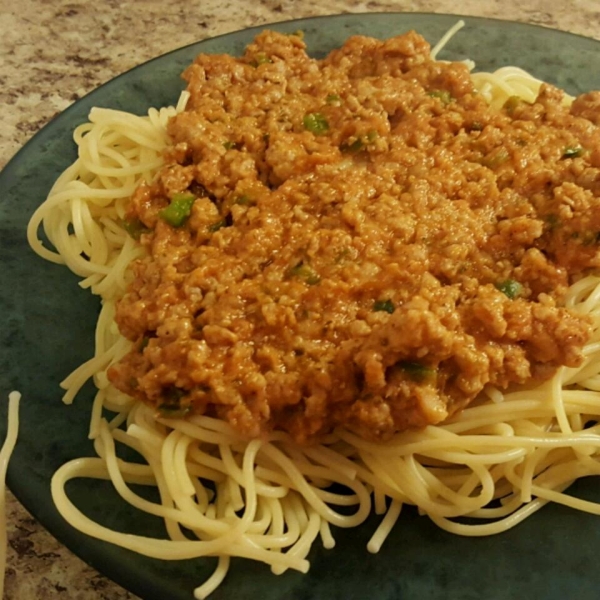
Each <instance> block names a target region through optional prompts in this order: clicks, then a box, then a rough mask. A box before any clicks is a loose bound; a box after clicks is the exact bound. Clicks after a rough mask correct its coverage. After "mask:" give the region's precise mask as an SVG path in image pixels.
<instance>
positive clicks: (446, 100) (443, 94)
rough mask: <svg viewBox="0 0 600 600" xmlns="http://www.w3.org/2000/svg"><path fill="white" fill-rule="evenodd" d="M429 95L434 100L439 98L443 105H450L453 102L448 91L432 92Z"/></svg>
mask: <svg viewBox="0 0 600 600" xmlns="http://www.w3.org/2000/svg"><path fill="white" fill-rule="evenodd" d="M427 95H428V96H431V97H432V98H439V99H440V100H441V101H442V104H450V102H452V100H453V98H452V94H450V92H449V91H448V90H433V91H432V92H428V94H427Z"/></svg>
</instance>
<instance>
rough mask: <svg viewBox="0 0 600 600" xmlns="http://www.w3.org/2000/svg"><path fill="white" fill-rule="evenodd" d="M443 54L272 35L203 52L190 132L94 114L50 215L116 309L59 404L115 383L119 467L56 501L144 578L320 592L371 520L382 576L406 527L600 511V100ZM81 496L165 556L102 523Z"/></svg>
mask: <svg viewBox="0 0 600 600" xmlns="http://www.w3.org/2000/svg"><path fill="white" fill-rule="evenodd" d="M437 51H438V49H437V48H436V50H435V52H434V54H435V53H436V52H437ZM431 54H432V53H431V49H430V47H429V45H428V43H427V42H426V41H425V40H424V39H423V38H422V37H421V36H419V35H418V34H417V33H415V32H409V33H406V34H403V35H400V36H397V37H394V38H391V39H390V40H386V41H380V40H375V39H373V38H368V37H363V36H355V37H351V38H350V39H349V40H348V41H347V42H346V43H345V44H344V45H343V46H342V47H341V48H339V49H336V50H333V51H332V52H331V53H330V54H329V55H328V56H327V57H326V58H324V59H322V60H315V59H312V58H310V57H309V56H308V55H307V53H306V46H305V44H304V41H303V40H302V37H301V36H299V35H284V34H281V33H277V32H272V31H266V32H263V33H261V34H260V35H258V36H257V37H256V39H255V40H254V41H253V42H252V43H251V44H250V45H249V46H248V47H247V48H246V51H245V53H244V55H243V56H241V57H239V58H236V57H232V56H227V55H216V56H215V55H200V56H199V57H198V58H197V59H196V60H195V62H194V64H193V65H191V66H190V67H189V68H188V69H187V70H186V71H185V73H184V77H185V79H186V80H187V82H188V86H187V91H186V92H185V93H184V94H183V95H182V98H181V100H180V103H179V104H178V106H177V107H176V108H174V109H173V108H171V109H161V110H160V111H157V110H154V109H153V110H151V111H150V112H149V115H148V117H146V118H142V117H136V116H134V115H129V114H126V113H122V112H118V111H111V110H106V109H94V110H93V111H92V113H91V114H90V123H88V124H85V125H82V126H80V127H79V128H78V129H77V130H76V132H75V140H76V142H77V144H78V146H79V159H78V161H77V162H76V163H75V164H74V165H72V166H71V167H70V168H69V169H68V170H67V171H66V172H65V174H64V175H63V176H62V177H61V178H60V179H59V180H58V182H57V184H56V185H55V187H54V189H53V190H52V192H51V194H50V196H49V198H48V200H47V201H46V203H45V204H43V205H42V206H41V207H40V208H39V209H38V211H36V213H35V215H34V216H33V217H32V220H31V222H30V226H29V240H30V242H31V244H32V246H33V247H34V249H36V251H38V252H39V253H40V254H41V255H42V256H44V257H45V258H48V259H50V260H54V261H57V262H61V261H62V262H65V263H66V264H67V266H68V267H69V268H71V269H72V270H73V271H74V272H75V273H77V274H78V275H80V276H81V277H83V281H82V285H83V286H84V287H89V288H91V291H92V292H93V293H95V294H98V295H99V296H100V297H101V298H102V311H101V314H100V317H99V320H98V326H97V333H96V355H95V357H94V358H92V359H91V360H90V361H88V362H87V363H85V364H84V365H82V366H81V367H80V368H79V369H78V370H76V371H75V372H74V373H73V374H71V375H70V376H69V377H68V378H67V379H66V380H65V382H64V387H65V389H66V390H67V391H66V395H65V400H66V401H67V402H71V401H72V400H73V398H74V396H75V395H76V393H77V391H78V390H79V388H80V387H81V386H82V385H83V383H84V382H85V381H86V380H87V379H88V378H90V377H93V378H94V381H95V383H96V385H97V387H98V393H97V395H96V399H95V402H94V408H93V410H92V420H91V426H90V435H91V437H92V438H93V439H94V443H95V449H96V452H97V454H98V456H97V457H96V458H87V459H80V460H77V461H72V462H70V463H68V464H66V465H64V466H63V467H62V468H61V469H59V471H58V472H57V474H56V475H55V477H54V479H53V482H52V493H53V497H54V500H55V502H56V504H57V507H58V509H59V511H60V512H61V514H62V515H63V516H64V517H65V518H66V519H67V520H68V521H69V522H70V523H71V524H73V525H74V526H76V527H78V528H80V529H81V530H82V531H85V532H86V533H88V534H90V535H93V536H95V537H98V538H100V539H105V540H108V541H111V542H114V543H118V544H120V545H122V546H124V547H127V548H130V549H133V550H136V551H138V552H141V553H143V554H147V555H149V556H155V557H160V558H165V559H175V558H189V557H193V556H219V565H218V567H217V570H216V571H215V573H214V574H213V575H212V576H211V577H210V578H209V579H208V581H207V582H206V583H205V584H203V585H202V586H201V587H200V588H198V589H197V590H196V592H195V594H196V597H197V598H204V597H206V596H207V595H208V594H209V593H210V592H211V591H212V590H214V589H215V587H216V586H218V585H219V584H220V582H221V581H222V580H223V578H224V576H225V574H226V572H227V569H228V566H229V557H231V556H244V557H248V558H253V559H255V560H260V561H263V562H266V563H268V564H270V565H271V567H272V569H273V571H274V572H275V573H281V572H283V571H285V570H286V569H288V568H294V569H297V570H301V571H306V570H307V569H308V561H307V560H306V556H307V554H308V552H309V550H310V547H311V544H312V543H313V541H314V540H315V539H316V537H317V536H320V537H321V539H322V541H323V544H324V545H325V546H326V547H332V546H333V545H334V540H333V537H332V534H331V531H330V525H331V524H333V525H336V526H339V527H353V526H356V525H358V524H360V523H362V522H363V521H364V520H365V518H366V517H367V516H368V515H369V514H370V512H371V511H375V512H376V513H377V514H384V513H385V517H384V518H383V520H382V523H381V525H380V527H379V528H378V529H377V531H376V532H375V534H374V535H373V538H372V539H371V541H370V542H369V546H368V548H369V550H370V551H372V552H377V551H378V550H379V548H380V547H381V545H382V543H383V541H384V540H385V538H386V536H387V535H388V533H389V531H390V529H391V528H392V527H393V525H394V524H395V522H396V520H397V519H398V516H399V513H400V510H401V507H402V506H403V505H404V504H412V505H416V506H417V507H419V510H420V511H421V512H422V513H423V514H426V515H428V516H429V517H430V518H431V519H432V520H433V521H434V522H436V523H437V524H438V525H439V526H440V527H442V528H444V529H446V530H448V531H452V532H455V533H459V534H463V535H487V534H493V533H498V532H500V531H504V530H506V529H508V528H510V527H512V526H514V525H515V524H517V523H518V522H520V521H521V520H522V519H523V518H525V517H527V516H528V515H530V514H532V513H533V512H535V510H537V509H538V508H540V507H541V506H543V505H544V504H545V503H547V502H548V501H556V502H562V503H565V504H569V505H571V506H575V507H577V508H579V509H582V510H588V511H596V512H597V511H598V509H597V507H596V506H595V505H592V504H591V503H586V502H584V501H580V500H577V499H573V498H571V497H569V496H568V495H566V494H564V493H563V491H564V490H565V488H566V487H567V486H568V485H569V484H570V483H571V482H572V481H574V480H575V479H577V478H579V477H583V476H585V475H589V474H595V473H597V462H596V459H595V456H596V454H597V452H598V446H599V445H600V437H598V433H597V426H596V425H595V424H594V423H595V421H596V420H597V415H598V414H599V413H600V396H599V395H598V392H597V391H595V390H598V389H600V387H598V381H597V380H598V373H599V368H598V351H599V348H597V339H598V337H599V334H598V315H597V313H598V300H597V298H598V294H599V292H598V291H597V289H600V288H598V285H599V283H600V278H598V276H597V267H598V261H599V259H600V253H599V250H600V246H599V240H598V231H600V211H598V202H599V200H598V198H599V195H600V188H599V185H598V181H600V178H599V174H600V154H599V152H598V148H600V144H599V143H598V142H599V135H600V134H599V129H598V124H597V122H598V119H599V118H600V117H599V116H598V115H600V109H599V108H598V106H600V105H599V104H598V98H599V97H600V96H598V94H597V93H595V92H591V93H589V94H584V95H583V96H580V97H578V98H575V99H571V98H569V97H568V96H566V95H565V93H564V92H562V91H560V90H558V89H556V88H554V87H552V86H551V85H547V84H541V82H538V81H537V80H535V79H533V78H532V77H530V76H528V75H527V74H526V73H523V72H521V71H518V70H514V69H512V70H509V71H505V72H503V73H501V74H500V75H494V74H472V73H471V72H470V65H469V64H467V63H447V62H442V61H438V60H435V59H434V58H433V57H432V55H431ZM475 58H476V57H475ZM513 92H514V93H513ZM40 224H42V225H43V227H44V231H45V233H46V235H47V237H48V239H49V240H50V241H51V243H52V244H53V245H54V247H55V249H56V252H54V251H53V250H48V249H46V248H44V247H43V246H42V245H41V243H40V242H39V241H38V239H37V230H38V227H39V226H40ZM118 444H124V445H126V446H129V447H130V448H132V449H133V450H135V451H137V452H138V453H139V454H141V455H142V456H143V457H144V459H145V461H146V463H145V464H144V465H140V464H137V463H129V462H126V461H124V460H120V459H118V458H117V453H116V449H115V445H118ZM74 477H96V478H108V479H110V480H111V481H112V482H113V484H114V486H115V488H116V489H117V491H118V493H119V494H120V495H121V496H123V498H124V499H125V500H127V501H128V502H130V503H131V504H133V505H134V506H135V507H137V508H139V509H141V510H145V511H147V512H150V513H151V514H154V515H156V516H159V517H161V518H163V519H164V520H165V524H166V527H167V531H168V533H169V537H170V538H171V539H170V540H150V539H148V538H144V537H139V536H132V535H125V534H121V533H118V532H114V531H111V530H109V529H107V528H106V527H103V526H101V525H100V524H97V523H94V522H93V521H91V520H90V519H89V518H87V517H86V516H85V515H83V514H82V513H81V512H80V511H79V510H78V509H77V508H76V507H75V506H74V505H73V503H72V502H71V501H70V500H69V498H68V496H67V495H66V493H65V483H66V482H67V481H68V480H69V479H71V478H74ZM129 483H142V484H146V485H156V486H158V488H159V490H160V494H161V502H160V503H156V502H150V501H148V500H147V499H145V498H143V497H141V496H139V495H137V494H136V493H135V492H134V491H133V490H132V489H131V488H130V487H129V486H128V484H129ZM334 483H335V484H338V486H336V487H335V488H333V489H332V487H331V486H332V484H334ZM339 490H343V491H341V492H340V491H339ZM493 500H497V501H498V505H494V506H490V503H491V502H492V501H493ZM339 506H341V507H344V508H343V509H341V510H338V508H337V507H339ZM347 507H353V510H354V512H350V513H349V511H348V509H347ZM464 516H469V517H473V518H475V519H481V520H482V523H481V524H476V525H473V524H469V523H464V522H461V521H460V519H458V520H457V518H459V517H464ZM182 528H185V529H186V530H187V531H191V532H193V533H194V534H195V535H196V537H197V538H198V540H190V539H189V538H188V537H187V535H186V533H184V531H183V530H182Z"/></svg>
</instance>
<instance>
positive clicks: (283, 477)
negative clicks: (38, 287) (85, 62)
mask: <svg viewBox="0 0 600 600" xmlns="http://www.w3.org/2000/svg"><path fill="white" fill-rule="evenodd" d="M438 51H439V48H436V52H438ZM473 79H474V81H475V84H476V85H477V86H478V88H479V90H480V91H481V93H482V94H484V95H485V96H486V98H487V99H488V102H489V103H490V104H491V105H492V106H494V105H502V104H503V103H504V101H505V100H506V99H507V98H508V97H510V96H520V97H523V98H525V99H526V100H528V101H529V100H531V99H534V98H535V96H536V94H537V90H538V89H539V85H540V82H539V81H538V80H536V79H534V78H532V77H531V76H530V75H528V74H526V73H524V72H522V71H520V70H515V69H514V68H508V69H505V70H500V71H498V72H496V73H494V74H483V73H479V74H473ZM185 103H186V95H185V94H184V95H183V96H182V97H181V99H180V101H179V104H178V105H177V107H176V108H175V109H161V110H160V111H156V110H151V111H150V112H149V115H148V117H137V116H134V115H131V114H127V113H123V112H118V111H113V110H107V109H93V110H92V112H91V113H90V122H89V123H86V124H84V125H82V126H80V127H79V128H77V130H76V131H75V136H74V137H75V141H76V143H77V146H78V152H79V158H78V160H77V161H76V162H75V163H74V164H73V165H72V166H71V167H69V169H67V171H65V173H64V174H63V175H62V176H61V177H60V179H59V180H58V181H57V183H56V184H55V186H54V187H53V189H52V191H51V192H50V195H49V197H48V200H47V201H46V202H45V203H44V204H42V205H41V206H40V207H39V209H38V210H37V211H36V212H35V214H34V215H33V217H32V219H31V222H30V224H29V228H28V239H29V242H30V244H31V245H32V247H33V248H34V250H35V251H36V252H38V254H40V255H41V256H42V257H44V258H46V259H48V260H52V261H54V262H64V263H65V264H66V265H67V266H68V267H69V268H70V269H71V270H72V271H74V272H75V273H77V274H78V275H79V276H80V277H82V278H83V280H82V282H81V284H80V285H81V286H82V287H85V288H90V290H91V291H92V293H94V294H97V295H99V296H100V297H101V300H102V310H101V314H100V317H99V319H98V324H97V328H96V336H95V348H96V352H95V356H94V357H93V358H92V359H91V360H89V361H88V362H86V363H84V364H83V365H82V366H81V367H80V368H78V369H77V370H76V371H74V372H73V373H72V374H71V375H69V376H68V377H67V379H65V381H64V382H63V384H62V385H63V387H64V388H65V390H66V393H65V396H64V400H65V402H66V403H70V402H72V401H73V399H74V397H75V396H76V394H77V392H78V391H79V389H80V388H81V386H82V385H83V384H84V383H85V381H86V380H88V379H89V378H90V377H93V379H94V383H95V384H96V387H97V388H98V392H97V394H96V397H95V401H94V405H93V409H92V418H91V424H90V438H91V439H93V440H94V447H95V450H96V453H97V455H98V456H97V457H96V458H81V459H77V460H74V461H71V462H69V463H67V464H65V465H64V466H62V467H61V468H60V469H59V470H58V471H57V473H56V474H55V476H54V477H53V480H52V496H53V499H54V501H55V503H56V506H57V508H58V510H59V512H60V513H61V514H62V516H63V517H64V518H65V519H66V520H67V521H68V522H69V523H70V524H71V525H73V526H74V527H76V528H78V529H79V530H81V531H83V532H85V533H87V534H89V535H91V536H93V537H96V538H99V539H102V540H106V541H109V542H111V543H115V544H118V545H120V546H122V547H124V548H128V549H131V550H133V551H136V552H139V553H140V554H144V555H147V556H152V557H156V558H161V559H165V560H177V559H183V558H192V557H201V556H218V557H219V562H218V566H217V569H216V571H215V572H214V574H213V575H212V576H211V577H210V578H209V579H208V580H207V581H206V582H205V583H204V584H203V585H201V586H200V587H199V588H197V589H196V590H195V597H196V598H198V599H200V598H206V597H207V596H208V595H209V594H210V593H211V592H212V591H213V590H214V589H215V588H216V587H217V586H218V585H219V584H220V583H221V582H222V580H223V578H224V577H225V574H226V572H227V570H228V567H229V560H230V557H232V556H239V557H245V558H250V559H253V560H258V561H262V562H265V563H267V564H269V565H270V566H271V569H272V571H273V572H274V573H276V574H279V573H283V572H284V571H286V570H287V569H296V570H298V571H301V572H306V571H307V570H308V568H309V563H308V560H307V556H308V553H309V551H310V548H311V545H312V544H313V543H314V542H315V540H316V539H317V538H318V537H320V539H321V543H323V545H324V546H325V547H326V548H331V547H333V546H334V543H335V542H334V538H333V536H332V533H331V529H330V526H331V525H333V526H337V527H356V526H358V525H360V524H361V523H362V522H363V521H364V520H365V519H366V518H367V516H368V515H369V514H371V512H372V511H374V512H375V513H377V514H381V515H384V516H383V519H382V521H381V524H380V526H379V527H378V528H377V530H376V531H375V532H374V534H373V536H372V538H371V540H370V541H369V543H368V546H367V548H368V550H369V551H370V552H378V551H379V549H380V548H381V546H382V544H383V543H384V541H385V539H386V537H387V535H388V534H389V532H390V531H391V529H392V528H393V527H394V525H395V523H396V521H397V520H398V518H399V516H400V513H401V509H402V506H403V505H404V504H409V505H415V506H417V507H418V509H419V511H420V512H421V513H422V514H424V515H426V516H428V517H429V518H430V519H431V520H432V521H434V522H435V523H436V524H437V525H439V526H440V527H441V528H443V529H445V530H447V531H450V532H452V533H456V534H459V535H470V536H482V535H492V534H496V533H500V532H502V531H506V530H508V529H510V528H511V527H514V526H515V525H516V524H518V523H519V522H520V521H522V520H523V519H525V518H526V517H528V516H530V515H531V514H532V513H534V512H535V511H537V510H538V509H539V508H541V507H542V506H543V505H544V504H546V503H548V502H557V503H561V504H565V505H567V506H571V507H573V508H576V509H578V510H582V511H586V512H590V513H594V514H598V513H600V506H598V505H597V504H595V503H591V502H587V501H584V500H580V499H577V498H574V497H572V496H569V495H568V494H566V493H565V490H566V488H567V487H568V486H569V485H570V484H571V483H572V482H573V481H575V480H576V479H578V478H581V477H585V476H588V475H596V474H599V473H600V464H599V462H598V460H597V457H598V455H599V452H600V425H594V424H593V423H595V422H596V421H597V420H598V416H599V415H600V375H599V373H600V277H595V276H589V277H586V278H584V279H581V280H580V281H578V282H577V283H575V284H573V285H572V286H571V288H570V289H569V292H568V296H567V306H568V307H569V308H571V309H572V310H573V311H576V312H578V313H582V314H587V315H589V316H590V317H591V319H592V320H593V331H594V333H593V337H592V339H591V340H590V342H589V343H588V345H587V346H586V347H585V348H584V355H585V362H584V363H583V364H582V365H581V366H580V367H579V368H576V369H569V368H565V367H563V368H560V369H558V371H557V372H556V374H555V376H554V377H553V378H552V379H551V380H549V381H546V382H545V383H543V384H540V385H538V386H536V387H531V388H526V389H515V390H513V391H510V392H506V393H505V392H502V391H500V390H498V389H496V388H492V387H488V388H486V389H485V392H484V394H483V395H482V396H481V397H480V398H479V399H478V400H477V401H476V402H475V403H473V404H472V405H470V406H469V407H468V408H466V409H464V410H463V411H462V412H460V413H459V414H457V415H456V416H455V417H454V418H452V419H451V420H450V421H448V422H446V423H444V424H442V425H438V426H428V427H426V428H424V429H423V430H421V431H409V432H404V433H399V434H396V435H395V436H394V437H393V438H392V439H390V440H389V441H386V442H381V443H373V442H369V441H365V440H364V439H362V438H361V437H359V436H357V435H356V434H354V433H351V432H349V431H346V430H339V431H335V432H334V433H332V434H330V435H327V436H325V437H324V438H323V439H321V440H320V443H318V444H315V445H311V446H299V445H298V444H296V443H294V442H293V441H292V439H291V438H290V436H288V435H287V434H286V433H282V432H272V433H270V434H268V435H267V436H265V437H263V438H260V439H256V440H253V441H250V442H248V441H247V440H245V439H243V438H242V437H241V436H240V435H239V433H237V432H236V431H235V430H234V429H233V428H232V427H231V426H230V425H229V424H227V423H225V422H223V421H220V420H217V419H214V418H211V417H207V416H191V417H189V418H187V419H185V420H184V419H168V418H157V417H156V413H155V411H154V410H153V409H152V408H150V407H148V406H146V405H145V404H143V403H140V402H135V401H133V400H132V399H131V398H129V397H128V396H126V395H124V394H123V393H121V392H119V391H118V390H117V389H115V388H114V387H113V386H112V385H111V384H110V383H109V380H108V378H107V376H106V369H107V368H108V366H109V365H111V364H113V363H115V362H117V361H118V360H119V359H121V358H122V357H123V356H124V355H125V354H126V353H127V352H128V351H129V350H130V347H131V343H130V342H129V341H127V340H126V339H125V338H124V337H122V336H121V334H120V333H119V331H118V330H117V327H116V325H115V323H114V315H115V302H116V301H117V300H118V299H119V298H120V297H121V296H122V295H123V293H124V292H125V289H126V287H127V283H128V278H129V277H130V273H129V271H128V266H129V265H130V263H131V262H132V261H133V260H135V259H136V258H138V257H140V256H141V254H142V253H143V249H142V248H141V247H140V246H138V245H137V244H136V243H135V242H134V240H133V239H132V238H131V237H130V236H129V235H128V234H127V232H126V231H125V230H124V229H123V227H122V221H123V219H124V217H125V213H126V207H127V202H128V198H129V197H130V196H131V195H132V193H133V192H134V190H135V189H136V187H137V186H138V185H139V183H140V182H141V181H149V180H151V179H152V177H153V175H154V174H155V173H156V172H157V170H158V169H159V168H160V166H161V165H162V159H161V156H162V152H163V151H164V149H165V148H166V145H167V142H168V140H167V135H166V129H165V128H166V123H167V120H168V118H169V117H170V116H171V115H173V114H175V112H178V111H181V110H182V109H183V107H184V106H185ZM40 225H42V226H43V228H44V232H45V234H46V236H47V237H48V239H49V240H50V241H51V243H52V245H53V246H54V247H55V248H56V252H53V251H51V250H48V249H46V248H44V247H43V246H42V244H41V242H40V241H39V240H38V238H37V232H38V228H39V226H40ZM590 424H592V425H591V426H590ZM119 444H121V445H124V446H128V447H129V448H131V449H133V450H134V451H136V452H137V453H138V454H140V455H141V456H142V457H143V459H144V461H145V462H144V464H138V463H131V462H126V461H124V460H121V459H119V458H118V457H117V451H116V446H118V445H119ZM80 477H91V478H101V479H109V480H110V481H111V482H112V484H113V485H114V487H115V489H116V490H117V492H118V493H119V495H120V496H121V497H122V498H123V499H124V500H125V501H126V502H128V503H130V504H131V505H133V506H134V507H136V508H138V509H139V510H142V511H145V512H148V513H150V514H153V515H155V516H157V517H160V518H161V519H163V520H164V523H165V526H166V529H167V532H168V535H169V538H170V539H168V540H164V539H149V538H147V537H140V536H134V535H129V534H127V535H126V534H123V533H119V532H116V531H112V530H110V529H107V528H106V527H103V526H101V525H100V524H98V523H95V522H94V521H92V520H91V519H89V518H88V517H86V516H85V515H84V514H83V513H82V512H81V511H79V509H78V508H77V507H76V506H75V505H74V504H73V503H72V502H71V501H70V500H69V498H68V496H67V494H66V492H65V485H66V483H67V481H69V480H70V479H73V478H80ZM130 484H141V485H149V486H156V487H157V488H158V490H159V493H160V502H159V503H156V502H151V501H148V500H146V499H145V498H143V497H141V496H140V495H138V494H136V493H135V492H134V491H133V489H132V488H131V487H130ZM333 484H336V486H335V488H334V489H336V490H337V489H343V490H345V491H344V492H343V493H342V492H333V491H331V488H332V485H333ZM494 500H499V501H500V502H499V503H497V504H494V507H490V503H492V501H494ZM338 507H344V510H338ZM349 508H350V509H351V510H350V511H349V510H348V509H349ZM348 513H349V514H348ZM459 517H471V518H473V519H478V520H480V521H481V523H478V524H465V523H463V522H460V521H457V520H456V519H457V518H459ZM182 528H185V529H186V530H189V531H191V532H193V533H194V534H195V535H196V536H197V538H198V540H196V541H192V540H190V539H189V538H188V537H187V536H186V535H185V534H184V533H183V531H182Z"/></svg>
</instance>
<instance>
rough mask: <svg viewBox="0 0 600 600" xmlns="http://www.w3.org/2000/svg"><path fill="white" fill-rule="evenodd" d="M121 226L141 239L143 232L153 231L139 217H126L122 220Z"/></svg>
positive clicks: (135, 238)
mask: <svg viewBox="0 0 600 600" xmlns="http://www.w3.org/2000/svg"><path fill="white" fill-rule="evenodd" d="M121 226H122V227H123V229H124V230H125V231H126V232H127V233H128V234H129V235H130V236H131V237H132V238H133V239H134V240H139V239H140V237H141V236H142V233H150V232H151V231H152V230H151V229H148V227H146V226H145V225H144V224H143V223H142V222H141V221H140V220H139V219H124V220H123V221H121Z"/></svg>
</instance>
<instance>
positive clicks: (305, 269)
mask: <svg viewBox="0 0 600 600" xmlns="http://www.w3.org/2000/svg"><path fill="white" fill-rule="evenodd" d="M286 277H288V278H289V277H298V278H299V279H304V281H306V283H308V285H316V284H317V283H319V282H320V281H321V278H320V277H319V275H318V274H317V273H316V271H315V270H314V269H313V268H312V267H311V266H310V265H307V264H304V261H302V260H301V261H300V262H299V263H298V264H297V265H295V266H294V267H290V268H289V269H288V270H287V271H286Z"/></svg>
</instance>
